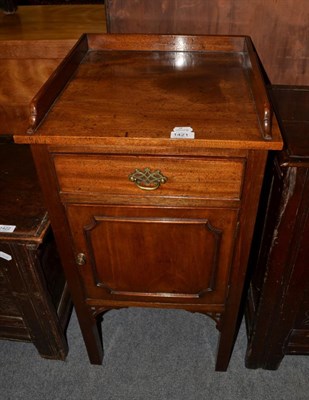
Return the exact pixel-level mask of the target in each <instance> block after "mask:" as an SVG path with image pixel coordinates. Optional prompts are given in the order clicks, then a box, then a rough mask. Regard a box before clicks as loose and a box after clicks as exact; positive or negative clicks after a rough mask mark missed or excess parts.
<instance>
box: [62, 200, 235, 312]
mask: <svg viewBox="0 0 309 400" xmlns="http://www.w3.org/2000/svg"><path fill="white" fill-rule="evenodd" d="M67 215H68V220H69V223H70V226H71V230H72V237H73V240H74V250H75V254H76V257H77V260H78V262H77V264H78V263H79V264H83V265H80V267H78V268H79V272H80V275H81V277H82V281H83V284H84V287H85V292H86V295H87V297H88V298H89V297H90V298H103V299H104V298H105V299H111V298H112V299H118V300H121V299H123V300H128V299H129V297H131V298H136V299H138V300H139V301H141V300H143V301H147V300H149V301H150V300H154V299H155V298H156V299H158V300H159V299H160V298H161V299H162V298H164V301H167V302H169V301H170V302H172V301H175V299H177V300H180V301H183V302H187V301H190V303H192V302H193V303H194V302H198V303H200V302H201V301H202V302H205V303H207V302H210V303H221V304H222V303H223V302H224V299H225V294H226V286H227V281H228V274H229V267H230V264H231V258H232V248H233V242H234V238H235V227H236V223H237V210H233V209H232V210H231V209H189V208H188V209H179V208H177V209H175V208H148V207H109V206H108V207H107V206H106V207H105V206H86V205H83V206H82V205H80V206H78V205H69V206H67Z"/></svg>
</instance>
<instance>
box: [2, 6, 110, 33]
mask: <svg viewBox="0 0 309 400" xmlns="http://www.w3.org/2000/svg"><path fill="white" fill-rule="evenodd" d="M103 32H106V19H105V7H104V5H103V4H99V5H98V4H97V5H89V4H88V5H58V6H20V7H18V10H17V13H16V14H13V15H5V14H4V13H3V12H1V13H0V40H41V39H45V40H46V39H48V40H54V39H61V40H63V39H75V38H76V39H78V38H79V37H80V35H81V34H82V33H103Z"/></svg>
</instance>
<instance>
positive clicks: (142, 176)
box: [129, 168, 167, 190]
mask: <svg viewBox="0 0 309 400" xmlns="http://www.w3.org/2000/svg"><path fill="white" fill-rule="evenodd" d="M129 180H130V181H131V182H134V183H135V185H136V186H137V187H138V188H140V189H142V190H156V189H158V188H159V187H160V185H161V183H165V182H166V181H167V178H166V177H165V176H164V175H162V174H161V171H159V170H156V171H151V170H150V168H145V169H144V170H143V171H141V170H140V169H138V168H137V169H136V170H135V171H134V172H132V173H131V174H130V175H129Z"/></svg>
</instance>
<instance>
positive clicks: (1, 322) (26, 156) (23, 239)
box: [0, 142, 72, 360]
mask: <svg viewBox="0 0 309 400" xmlns="http://www.w3.org/2000/svg"><path fill="white" fill-rule="evenodd" d="M0 160H1V161H0V204H1V207H0V225H1V231H2V232H1V233H0V338H1V339H10V340H22V341H30V342H32V343H33V344H34V345H35V346H36V348H37V350H38V352H39V353H40V355H41V356H42V357H46V358H54V359H60V360H64V359H65V357H66V355H67V352H68V345H67V342H66V338H65V329H66V325H67V323H68V319H69V316H70V311H71V308H72V302H71V298H70V296H69V293H68V289H67V285H66V280H65V277H64V273H63V269H62V266H61V263H60V259H59V256H58V252H57V249H56V245H55V240H54V238H53V235H52V232H51V228H50V222H49V219H48V215H47V212H46V209H45V206H44V203H43V199H42V194H41V189H40V186H39V183H38V180H37V177H36V171H35V168H34V165H33V161H32V157H31V152H30V149H29V147H28V146H17V145H15V144H14V143H1V142H0ZM11 226H15V229H14V231H13V232H8V231H6V229H7V228H8V227H11Z"/></svg>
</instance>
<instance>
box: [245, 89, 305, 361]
mask: <svg viewBox="0 0 309 400" xmlns="http://www.w3.org/2000/svg"><path fill="white" fill-rule="evenodd" d="M271 94H272V98H273V102H274V105H275V109H276V112H277V116H278V119H279V122H280V125H281V128H282V135H283V138H284V142H285V148H284V150H283V151H282V152H279V153H277V154H276V155H275V157H274V158H273V159H272V164H271V165H270V169H269V176H268V179H267V191H266V192H265V193H264V196H265V199H264V201H263V204H265V205H263V207H262V208H261V213H260V215H259V220H260V228H259V231H260V232H261V233H262V234H261V235H260V236H259V237H260V239H259V240H257V242H256V243H255V247H254V254H253V257H252V265H253V266H254V274H253V276H252V280H251V284H250V290H249V299H248V307H247V313H246V316H247V326H248V349H247V355H246V364H247V366H248V367H249V368H265V369H277V368H278V367H279V365H280V362H281V360H282V359H283V357H284V356H285V355H288V354H309V247H308V244H309V140H308V138H309V136H308V135H309V88H308V87H293V86H274V87H273V88H272V90H271ZM257 239H258V237H257Z"/></svg>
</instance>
